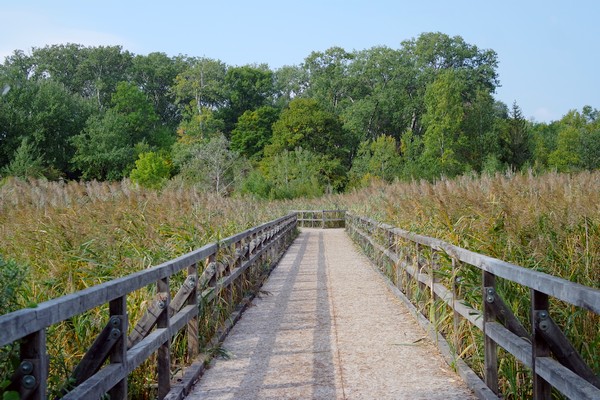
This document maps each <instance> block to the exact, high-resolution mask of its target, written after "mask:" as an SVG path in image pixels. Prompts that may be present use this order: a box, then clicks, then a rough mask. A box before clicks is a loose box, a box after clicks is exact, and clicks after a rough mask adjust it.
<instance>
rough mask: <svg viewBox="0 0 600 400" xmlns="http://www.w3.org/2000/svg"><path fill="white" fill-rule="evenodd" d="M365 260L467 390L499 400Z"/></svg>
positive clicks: (425, 320)
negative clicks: (417, 324) (413, 319)
mask: <svg viewBox="0 0 600 400" xmlns="http://www.w3.org/2000/svg"><path fill="white" fill-rule="evenodd" d="M350 239H351V238H350ZM351 241H352V243H354V241H353V240H351ZM354 245H356V243H354ZM360 254H363V255H364V252H363V251H362V249H361V251H360ZM366 258H367V260H368V264H369V266H370V267H371V268H372V269H373V270H374V271H375V272H377V273H378V274H379V276H381V278H383V281H384V282H385V284H386V285H387V287H388V289H389V290H390V291H391V292H392V294H393V295H394V296H396V297H397V298H398V299H400V300H401V301H402V302H403V303H404V305H405V306H406V307H407V308H408V310H409V311H410V312H411V314H413V316H414V317H415V319H416V320H417V322H418V323H419V325H421V328H423V330H424V331H425V332H427V335H428V336H429V338H430V339H431V340H432V341H433V342H434V343H435V344H436V347H437V348H438V350H439V351H440V353H441V354H442V356H443V357H444V361H446V363H447V364H448V366H449V367H451V368H452V369H455V370H456V372H457V373H458V375H459V376H460V377H461V378H462V379H463V381H464V382H465V383H466V384H467V386H468V387H469V389H471V390H472V391H473V393H475V395H476V396H477V398H478V399H480V400H499V399H500V398H499V397H498V396H497V395H496V394H495V393H494V392H493V391H492V390H491V389H490V388H488V387H487V385H486V384H485V382H483V381H482V380H481V378H479V376H478V375H477V374H476V373H475V372H474V371H473V370H472V369H471V368H470V367H469V366H468V365H467V363H465V362H464V361H463V359H462V358H457V357H456V356H455V355H454V354H453V353H452V351H451V350H450V345H449V344H448V342H447V341H446V339H445V338H444V337H443V336H442V335H441V334H440V333H438V332H437V331H436V330H435V328H434V326H433V324H432V323H431V322H430V321H429V320H428V319H427V317H425V316H424V315H423V314H422V313H421V312H420V311H419V310H417V308H416V307H415V306H414V304H413V303H411V301H410V300H409V299H408V297H406V296H405V295H404V293H402V291H401V290H400V289H398V287H396V285H394V283H393V282H392V281H391V280H390V278H388V277H387V276H386V275H385V274H384V273H383V272H382V271H381V270H380V269H379V268H378V267H377V266H376V265H375V264H374V263H373V261H372V260H371V259H370V258H369V257H366Z"/></svg>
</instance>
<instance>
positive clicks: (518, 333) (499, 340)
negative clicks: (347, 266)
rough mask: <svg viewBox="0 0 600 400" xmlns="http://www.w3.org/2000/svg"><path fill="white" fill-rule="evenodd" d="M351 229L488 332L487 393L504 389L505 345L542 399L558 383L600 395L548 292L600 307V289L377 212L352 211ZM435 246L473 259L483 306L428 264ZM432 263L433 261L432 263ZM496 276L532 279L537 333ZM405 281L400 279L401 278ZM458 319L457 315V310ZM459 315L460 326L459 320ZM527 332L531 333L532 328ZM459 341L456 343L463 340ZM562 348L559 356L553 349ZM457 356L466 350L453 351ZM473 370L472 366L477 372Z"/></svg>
mask: <svg viewBox="0 0 600 400" xmlns="http://www.w3.org/2000/svg"><path fill="white" fill-rule="evenodd" d="M346 229H347V230H348V232H349V234H350V236H351V237H352V238H353V239H354V240H355V241H357V242H358V243H359V244H360V245H362V246H363V247H364V248H366V249H369V250H370V251H372V252H375V253H377V254H379V257H377V258H376V259H375V260H374V261H376V262H380V263H382V262H385V261H384V260H385V259H387V260H388V261H387V263H388V264H389V263H390V262H391V264H393V268H394V271H393V274H394V275H395V277H396V280H398V277H399V276H403V275H407V276H408V277H410V279H413V280H415V281H416V282H417V283H418V284H419V285H420V286H421V287H422V288H428V289H429V290H430V291H431V293H432V296H435V298H437V299H440V300H442V301H443V302H444V303H445V304H447V306H448V307H450V308H451V309H452V310H453V311H454V313H455V316H460V317H462V318H464V319H465V320H467V321H469V323H470V324H471V325H473V326H475V327H477V328H478V329H480V330H481V331H483V332H484V350H485V355H486V357H485V371H486V373H485V377H484V378H485V383H486V385H487V388H486V390H483V391H482V392H481V393H482V394H481V397H484V398H489V394H490V393H491V392H494V393H495V394H496V395H498V376H497V373H498V360H497V349H496V346H497V345H499V346H501V347H503V348H504V349H505V350H506V351H508V352H509V353H511V354H512V355H514V356H515V357H516V358H517V359H518V360H519V361H521V362H522V363H523V364H524V365H525V366H527V367H529V368H531V369H532V371H533V380H534V382H533V386H534V398H535V399H544V400H546V399H550V396H551V391H550V388H551V387H554V388H556V389H557V390H559V391H560V392H561V393H563V394H564V395H565V396H567V397H569V398H572V399H598V398H600V378H599V377H598V376H597V375H595V374H594V373H593V371H592V370H591V368H590V367H589V366H587V365H586V364H585V362H584V361H583V360H582V358H581V356H580V355H579V354H578V353H577V352H576V351H575V349H574V348H573V346H572V345H571V344H570V343H569V341H568V340H567V338H566V337H565V335H564V334H563V333H562V331H561V330H560V328H559V327H558V326H557V325H556V324H555V323H554V322H553V320H552V318H551V316H550V310H549V309H548V298H549V297H553V298H555V299H558V300H562V301H564V302H566V303H569V304H572V305H574V306H577V307H581V308H583V309H586V310H589V311H591V312H594V313H596V314H600V290H598V289H595V288H591V287H587V286H584V285H581V284H578V283H574V282H570V281H568V280H565V279H562V278H558V277H555V276H552V275H548V274H544V273H542V272H538V271H533V270H530V269H526V268H522V267H520V266H518V265H515V264H511V263H508V262H505V261H502V260H498V259H495V258H492V257H489V256H485V255H481V254H478V253H475V252H472V251H469V250H466V249H463V248H460V247H458V246H454V245H451V244H449V243H446V242H444V241H441V240H438V239H434V238H430V237H427V236H422V235H417V234H414V233H411V232H408V231H405V230H402V229H399V228H395V227H393V226H390V225H388V224H383V223H379V222H377V221H374V220H372V219H369V218H365V217H360V216H357V215H354V214H352V213H350V212H347V213H346ZM400 241H405V242H408V243H412V246H417V250H416V253H417V254H416V257H412V258H411V257H407V256H406V254H412V253H414V252H415V250H414V247H413V248H408V247H407V246H410V245H402V244H401V243H400ZM423 247H427V248H429V249H431V251H432V252H433V254H443V255H444V256H445V257H448V258H450V259H451V260H452V264H453V266H454V265H455V264H458V263H465V264H469V265H472V266H474V267H476V268H478V269H479V270H481V273H482V296H483V304H482V307H481V310H477V309H474V308H472V307H470V306H468V305H466V304H463V302H461V301H460V300H461V299H460V298H458V297H457V289H456V287H454V286H455V285H457V283H456V282H454V284H453V288H452V289H448V288H446V287H444V286H443V285H442V284H441V283H439V282H435V279H434V278H433V270H432V268H433V266H432V265H430V266H429V267H430V269H431V270H428V269H427V268H425V265H424V264H423V263H422V260H421V258H420V255H419V253H420V251H421V250H420V249H421V248H423ZM430 264H432V263H431V262H430ZM496 277H500V278H503V279H505V280H508V281H511V282H514V283H517V284H519V285H522V286H525V287H527V288H529V289H530V291H531V297H532V299H531V303H532V310H531V312H530V314H531V326H532V327H533V328H532V329H533V330H532V331H531V332H527V331H526V330H525V328H524V327H523V326H522V325H521V324H520V322H519V321H518V320H517V319H516V318H515V317H514V315H513V314H512V312H511V310H510V309H509V308H508V307H507V306H506V304H504V302H503V301H502V299H501V298H500V296H499V295H498V293H497V292H496V290H495V279H496ZM394 286H395V287H396V288H397V287H398V285H397V283H396V284H395V285H394ZM455 318H456V317H455ZM457 324H458V323H457V322H455V326H457ZM525 333H527V335H526V337H524V334H525ZM455 347H456V346H455ZM551 354H554V356H555V358H556V359H554V358H551V357H550V355H551ZM452 357H458V355H457V354H452ZM471 373H472V371H471Z"/></svg>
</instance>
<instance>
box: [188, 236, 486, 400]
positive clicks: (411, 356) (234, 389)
mask: <svg viewBox="0 0 600 400" xmlns="http://www.w3.org/2000/svg"><path fill="white" fill-rule="evenodd" d="M263 290H264V291H267V292H268V294H263V295H261V296H260V298H257V299H255V300H254V303H253V306H252V307H250V308H249V309H248V310H247V311H246V312H245V313H244V315H243V317H242V319H241V320H240V321H239V322H238V323H237V324H236V326H235V327H234V328H233V330H232V331H231V333H230V334H229V336H228V337H227V339H226V340H225V343H224V344H223V348H224V349H225V350H227V351H228V352H230V353H231V358H229V359H216V360H214V361H213V363H212V364H211V367H210V368H209V369H208V370H207V371H206V373H205V374H204V376H203V377H202V378H201V379H200V381H199V382H198V384H197V385H196V387H195V388H194V390H193V392H192V393H191V394H190V395H189V396H188V397H187V398H188V399H236V400H237V399H308V398H310V399H444V400H448V399H471V398H475V396H474V395H473V394H472V393H471V392H470V391H469V389H468V388H467V387H466V385H465V384H464V383H463V382H462V381H461V380H460V378H459V377H458V375H456V374H455V373H454V372H453V371H451V369H450V368H449V367H448V365H447V364H446V363H445V362H444V361H443V359H442V357H441V356H440V355H439V354H438V352H437V351H436V349H435V347H434V346H433V344H432V343H431V342H430V341H429V338H428V337H427V335H426V334H425V332H424V331H423V330H422V329H421V328H420V326H419V325H418V324H417V323H416V322H415V321H414V319H413V317H412V316H411V315H410V313H409V312H408V311H407V310H406V309H405V307H404V305H403V304H402V302H400V301H399V300H398V299H397V298H396V297H395V296H394V295H393V294H392V293H391V292H390V291H389V290H388V289H387V288H386V286H385V284H384V283H383V281H382V278H381V276H380V275H379V274H377V272H375V271H374V270H373V269H372V268H371V267H370V265H369V261H368V260H367V259H366V258H365V257H364V256H363V255H362V254H359V253H358V252H357V251H356V249H355V248H354V246H353V244H352V242H351V241H350V239H349V238H348V237H347V236H346V234H345V232H344V231H343V230H340V229H331V230H317V229H303V230H302V232H301V234H300V236H299V237H298V238H297V239H296V241H295V242H294V243H293V244H292V246H291V247H290V249H289V250H288V252H287V253H286V254H285V256H284V257H283V258H282V260H281V262H280V263H279V265H278V267H277V268H276V269H275V270H274V271H273V273H272V274H271V277H270V278H269V280H268V281H267V283H266V284H265V286H264V287H263Z"/></svg>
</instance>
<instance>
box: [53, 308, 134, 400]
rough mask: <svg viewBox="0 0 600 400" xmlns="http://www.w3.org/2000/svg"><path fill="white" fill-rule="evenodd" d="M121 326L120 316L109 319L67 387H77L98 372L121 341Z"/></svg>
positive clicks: (78, 365)
mask: <svg viewBox="0 0 600 400" xmlns="http://www.w3.org/2000/svg"><path fill="white" fill-rule="evenodd" d="M122 325H123V321H122V319H121V316H117V315H113V316H111V317H110V319H109V321H108V323H107V324H106V326H105V327H104V329H102V331H101V332H100V334H99V335H98V336H97V337H96V340H94V342H93V343H92V345H91V346H90V348H89V349H88V351H87V352H86V353H85V355H84V356H83V358H82V359H81V361H80V362H79V364H77V367H75V370H74V371H73V373H72V375H71V379H72V383H69V385H71V384H72V385H73V386H78V385H80V384H81V383H82V382H83V381H85V380H86V379H88V378H89V377H90V376H92V375H94V374H95V373H96V372H98V370H99V369H100V367H101V366H102V364H104V362H105V361H106V360H107V359H108V357H109V355H110V354H111V352H112V350H113V347H114V346H115V345H116V344H117V343H119V341H120V340H121V337H122V332H123V331H122ZM65 389H66V390H69V389H70V388H68V387H66V388H65ZM65 393H66V391H65ZM119 398H121V397H119Z"/></svg>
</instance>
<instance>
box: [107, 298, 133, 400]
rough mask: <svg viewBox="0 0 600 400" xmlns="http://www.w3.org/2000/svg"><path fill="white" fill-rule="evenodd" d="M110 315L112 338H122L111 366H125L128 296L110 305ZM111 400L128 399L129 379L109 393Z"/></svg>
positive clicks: (113, 355) (121, 382)
mask: <svg viewBox="0 0 600 400" xmlns="http://www.w3.org/2000/svg"><path fill="white" fill-rule="evenodd" d="M108 309H109V313H110V324H111V325H112V331H111V333H110V334H111V336H113V337H115V336H120V339H119V341H118V342H117V343H116V344H115V346H114V347H113V349H112V350H111V352H110V363H111V364H124V363H125V362H127V330H128V317H127V296H122V297H118V298H116V299H114V300H113V301H111V302H110V303H109V304H108ZM108 393H109V395H110V398H111V399H122V400H126V399H127V378H124V379H121V380H120V381H119V383H117V384H116V385H115V386H113V387H112V389H110V391H109V392H108Z"/></svg>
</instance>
